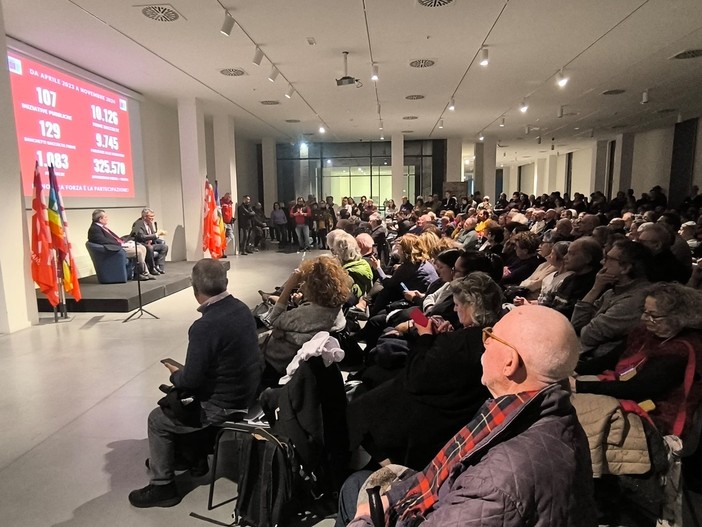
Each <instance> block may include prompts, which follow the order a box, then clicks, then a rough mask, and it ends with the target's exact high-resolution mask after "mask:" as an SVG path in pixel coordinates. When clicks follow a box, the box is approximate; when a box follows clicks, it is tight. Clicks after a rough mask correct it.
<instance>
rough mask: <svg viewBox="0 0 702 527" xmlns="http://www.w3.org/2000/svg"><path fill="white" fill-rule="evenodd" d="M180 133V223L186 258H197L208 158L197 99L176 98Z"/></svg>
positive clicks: (202, 117)
mask: <svg viewBox="0 0 702 527" xmlns="http://www.w3.org/2000/svg"><path fill="white" fill-rule="evenodd" d="M178 130H179V132H180V166H181V172H182V173H181V185H182V188H183V223H184V227H185V252H186V256H187V258H188V261H197V260H200V259H201V258H202V257H203V255H204V253H203V250H202V220H203V218H202V211H203V206H204V195H205V193H204V189H205V176H206V173H207V160H206V153H205V116H204V114H203V111H202V104H201V103H200V101H199V100H197V99H178Z"/></svg>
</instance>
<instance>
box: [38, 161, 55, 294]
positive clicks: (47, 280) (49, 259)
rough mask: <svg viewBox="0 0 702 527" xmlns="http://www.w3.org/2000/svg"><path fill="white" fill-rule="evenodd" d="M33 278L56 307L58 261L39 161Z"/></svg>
mask: <svg viewBox="0 0 702 527" xmlns="http://www.w3.org/2000/svg"><path fill="white" fill-rule="evenodd" d="M32 210H33V211H34V213H33V214H32V279H33V280H34V281H35V282H36V283H37V285H38V286H39V290H40V291H41V292H42V293H44V294H45V295H46V298H47V299H48V300H49V303H50V304H51V305H52V306H54V307H56V306H57V305H58V303H59V295H58V284H57V282H56V261H55V260H54V251H52V250H51V232H50V231H49V224H48V222H47V221H46V204H45V203H44V196H43V194H42V186H41V175H40V174H39V163H37V164H36V165H35V166H34V199H33V200H32Z"/></svg>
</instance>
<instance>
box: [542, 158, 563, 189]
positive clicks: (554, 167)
mask: <svg viewBox="0 0 702 527" xmlns="http://www.w3.org/2000/svg"><path fill="white" fill-rule="evenodd" d="M545 171H546V173H545V175H544V183H545V185H544V186H543V187H542V188H543V189H544V192H545V193H546V194H550V193H551V192H553V191H555V190H559V191H561V192H563V187H562V186H560V187H559V186H558V183H557V180H558V156H554V155H550V156H548V157H547V158H546V167H545Z"/></svg>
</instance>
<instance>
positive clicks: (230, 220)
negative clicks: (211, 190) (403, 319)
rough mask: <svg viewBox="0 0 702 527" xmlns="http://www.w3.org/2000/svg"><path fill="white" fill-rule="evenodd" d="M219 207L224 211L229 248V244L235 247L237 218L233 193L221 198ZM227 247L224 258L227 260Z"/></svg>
mask: <svg viewBox="0 0 702 527" xmlns="http://www.w3.org/2000/svg"><path fill="white" fill-rule="evenodd" d="M219 206H220V208H221V210H222V221H223V222H224V229H225V233H226V238H227V247H228V246H229V242H231V243H232V245H234V222H235V221H236V218H235V217H234V202H233V201H232V195H231V193H229V192H227V193H226V194H225V195H224V196H222V197H221V198H219ZM227 247H225V248H224V251H223V252H224V253H225V254H224V255H223V256H222V257H223V258H226V257H227V255H226V252H227Z"/></svg>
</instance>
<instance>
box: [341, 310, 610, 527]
mask: <svg viewBox="0 0 702 527" xmlns="http://www.w3.org/2000/svg"><path fill="white" fill-rule="evenodd" d="M545 329H547V332H546V333H544V330H545ZM483 339H484V341H485V353H484V354H483V358H482V366H483V375H482V383H483V384H484V385H485V386H486V387H487V388H488V390H490V393H491V394H492V395H493V397H494V399H489V400H488V401H487V402H486V403H485V405H483V407H482V408H481V409H480V410H479V411H478V413H477V414H476V415H475V417H473V419H472V420H471V421H470V422H469V423H468V424H467V425H466V426H465V427H464V428H462V429H461V430H459V431H458V433H457V434H456V435H455V436H454V437H453V438H452V439H451V440H450V441H449V442H448V443H447V444H446V446H445V447H444V449H443V450H442V451H440V452H439V453H438V454H437V455H436V457H435V458H434V459H433V460H432V462H431V463H430V464H429V465H428V466H427V467H426V468H425V469H424V470H423V471H422V472H417V473H415V474H413V475H411V476H409V477H405V478H404V479H402V481H396V482H395V483H392V484H391V485H390V487H389V489H387V491H386V492H385V493H384V495H383V497H382V503H383V505H384V507H385V509H386V511H387V512H388V513H389V514H387V515H386V518H389V519H390V523H389V524H388V525H390V526H402V527H410V526H414V525H417V524H418V523H420V522H421V523H422V526H423V527H432V526H443V525H463V526H473V525H474V526H476V527H477V526H481V527H493V526H494V527H511V526H514V527H517V526H523V525H531V526H537V527H552V526H555V525H558V526H560V527H576V526H577V527H580V526H582V527H585V526H587V527H591V526H594V525H597V520H596V512H595V504H594V498H593V490H592V467H591V461H590V453H589V449H588V444H587V438H586V437H585V433H584V432H583V430H582V428H581V426H580V423H579V422H578V419H577V416H576V414H575V409H574V408H573V406H572V405H571V403H570V391H569V389H568V388H567V382H568V381H567V380H566V378H567V377H568V375H569V373H570V372H571V371H572V370H573V368H574V367H575V364H576V362H577V360H578V339H577V337H576V335H575V331H574V330H573V327H572V325H571V324H570V321H569V320H568V319H567V318H565V317H564V316H563V315H561V314H560V313H558V312H557V311H555V310H552V309H550V308H547V307H544V306H534V305H527V306H523V307H518V308H516V309H514V310H512V311H510V312H509V313H508V314H507V315H505V316H504V317H503V318H502V319H501V320H500V321H499V322H497V324H495V327H494V328H486V329H485V330H484V334H483ZM398 472H399V471H398ZM405 474H406V472H405ZM366 476H367V474H366ZM359 480H360V481H364V479H363V475H359V476H356V475H354V476H352V477H351V478H349V480H347V482H346V483H345V484H344V487H343V488H342V491H341V495H340V510H339V517H338V519H337V526H339V525H346V524H348V525H353V526H354V527H361V526H370V525H372V523H371V519H370V508H369V506H368V504H367V503H363V502H360V503H359V505H358V508H357V509H356V510H355V511H354V510H353V507H354V501H355V496H354V493H356V492H357V490H358V489H359V488H360V485H359V483H358V482H359ZM388 509H389V510H388ZM350 518H353V519H352V520H351V521H350V523H348V521H349V519H350Z"/></svg>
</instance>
